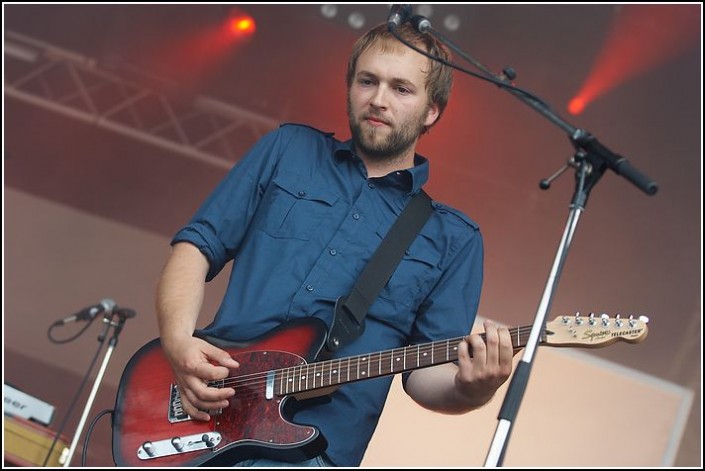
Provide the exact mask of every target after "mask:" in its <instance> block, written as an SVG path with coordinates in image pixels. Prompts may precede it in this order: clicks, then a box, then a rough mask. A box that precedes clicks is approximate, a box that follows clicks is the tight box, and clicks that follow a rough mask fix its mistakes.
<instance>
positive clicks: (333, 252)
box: [328, 249, 338, 255]
mask: <svg viewBox="0 0 705 471" xmlns="http://www.w3.org/2000/svg"><path fill="white" fill-rule="evenodd" d="M328 253H329V254H331V255H337V254H338V252H337V251H336V250H335V249H330V250H329V251H328Z"/></svg>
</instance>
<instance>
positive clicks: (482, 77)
mask: <svg viewBox="0 0 705 471" xmlns="http://www.w3.org/2000/svg"><path fill="white" fill-rule="evenodd" d="M391 33H392V34H393V35H394V37H395V38H397V39H398V40H399V41H400V42H401V43H402V44H404V45H405V46H407V47H409V48H411V49H413V50H414V51H416V52H418V53H419V54H421V55H423V56H425V57H428V58H429V59H431V60H433V61H436V62H440V63H441V64H443V65H447V66H448V67H452V68H453V69H456V70H459V71H460V72H463V73H465V74H468V75H470V76H473V77H476V78H479V79H480V80H484V81H486V82H490V83H493V84H495V85H497V86H498V87H501V88H506V89H508V90H512V91H515V92H517V93H520V94H521V95H524V96H525V97H527V98H529V99H530V100H532V101H534V102H536V103H538V104H540V105H541V106H543V107H545V108H546V109H550V107H549V106H548V105H547V104H546V102H544V101H543V100H541V99H540V98H539V97H537V96H536V95H534V94H533V93H530V92H527V91H526V90H523V89H521V88H519V87H515V86H514V85H510V84H508V83H506V82H503V81H501V80H499V79H497V78H494V77H491V76H485V75H480V74H478V73H476V72H472V71H470V70H468V69H465V68H463V67H461V66H459V65H457V64H455V63H453V62H448V61H447V60H445V59H442V58H440V57H437V56H434V55H431V54H429V53H427V52H426V51H424V50H422V49H419V48H418V47H416V46H414V45H413V44H411V43H409V42H408V41H406V40H405V39H404V38H402V37H401V36H400V35H399V33H397V32H396V31H394V30H392V31H391ZM434 33H435V30H434ZM453 49H454V50H455V48H453ZM456 52H457V51H456ZM461 55H462V56H463V57H464V54H461ZM471 62H472V61H471ZM476 67H477V66H476Z"/></svg>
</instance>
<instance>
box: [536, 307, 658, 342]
mask: <svg viewBox="0 0 705 471" xmlns="http://www.w3.org/2000/svg"><path fill="white" fill-rule="evenodd" d="M648 322H649V318H648V317H646V316H639V318H637V319H635V318H634V316H629V317H628V318H625V319H622V318H620V316H619V314H618V315H617V316H616V317H614V318H611V317H609V316H608V315H607V314H602V315H601V316H600V317H595V315H594V314H590V315H589V316H587V317H586V316H580V314H576V315H575V316H559V317H556V318H555V319H554V320H553V321H552V322H548V323H546V343H547V344H548V345H551V346H553V347H605V346H607V345H610V344H612V343H614V342H616V341H618V340H624V341H625V342H629V343H639V342H641V341H642V340H644V339H645V338H646V335H647V334H648V332H649V328H648V326H647V325H646V324H647V323H648Z"/></svg>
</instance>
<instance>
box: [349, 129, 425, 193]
mask: <svg viewBox="0 0 705 471" xmlns="http://www.w3.org/2000/svg"><path fill="white" fill-rule="evenodd" d="M335 156H336V157H337V158H339V159H343V158H346V159H357V160H358V161H360V158H359V157H358V156H357V154H355V152H353V149H352V139H349V140H347V141H345V142H341V143H340V144H339V145H338V146H337V149H336V150H335ZM360 163H362V162H361V161H360ZM428 176H429V161H428V159H427V158H426V157H424V156H423V155H421V154H414V166H413V167H412V168H409V169H405V170H400V171H397V172H392V173H390V174H389V175H387V176H385V177H383V178H394V179H395V181H396V182H398V183H399V184H401V185H403V186H404V188H405V189H406V190H407V191H408V192H409V194H410V195H414V194H416V193H418V192H419V191H420V190H421V187H423V186H424V184H426V182H427V181H428Z"/></svg>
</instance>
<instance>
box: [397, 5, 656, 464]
mask: <svg viewBox="0 0 705 471" xmlns="http://www.w3.org/2000/svg"><path fill="white" fill-rule="evenodd" d="M394 11H395V12H400V14H401V13H404V12H406V10H404V9H400V8H396V9H395V10H394ZM406 20H408V21H410V22H411V24H412V25H413V26H414V28H415V29H416V31H418V32H419V33H422V34H430V35H432V36H433V37H435V38H436V39H437V40H438V41H440V42H441V43H443V44H445V45H447V46H448V47H450V48H451V49H452V50H453V51H454V52H456V53H457V54H458V55H460V56H461V57H462V58H463V59H465V60H466V61H468V62H469V63H470V64H472V65H473V66H475V67H476V68H477V69H479V70H480V71H481V74H478V73H475V72H471V71H468V70H466V69H464V68H462V67H459V66H458V65H457V64H454V63H451V62H448V61H446V60H444V59H441V58H438V57H433V56H431V55H430V54H428V53H427V52H426V51H423V50H421V49H419V48H417V47H416V46H414V45H412V44H410V43H408V42H407V41H405V40H404V39H403V38H402V37H401V36H399V35H398V34H397V33H396V32H395V31H394V29H395V27H394V24H391V25H389V31H390V32H391V33H392V34H393V35H394V36H395V37H396V38H397V39H398V40H399V41H400V42H402V43H403V44H405V45H406V46H408V47H409V48H411V49H413V50H415V51H416V52H418V53H419V54H422V55H424V56H426V57H428V58H430V59H432V60H435V61H437V62H440V63H442V64H445V65H447V66H449V67H452V68H454V69H457V70H459V71H461V72H463V73H466V74H468V75H472V76H474V77H477V78H480V79H482V80H485V81H488V82H491V83H494V84H495V85H498V86H499V87H500V88H501V89H503V90H505V91H507V92H509V93H511V94H512V95H514V96H515V97H516V98H518V99H519V100H521V101H522V102H524V103H525V104H527V105H528V106H530V107H531V108H533V109H534V110H535V111H537V112H538V113H539V114H541V115H543V117H544V118H546V119H548V120H549V121H551V122H552V123H553V124H554V125H556V126H557V127H559V128H560V129H562V130H563V131H565V132H566V133H567V134H568V137H569V139H570V141H571V143H572V144H573V147H574V148H575V155H574V157H572V158H571V159H570V160H569V161H568V163H567V164H566V165H565V166H564V167H563V169H561V171H559V172H558V173H556V174H555V175H553V176H552V177H550V178H549V179H545V180H542V181H541V182H540V187H541V188H542V189H544V190H545V189H548V188H549V187H550V182H551V180H553V179H554V178H556V177H557V176H558V175H560V174H561V173H562V172H563V171H564V170H566V169H567V168H568V167H574V168H576V170H577V172H576V190H575V194H574V196H573V200H572V202H571V205H570V207H571V211H570V215H569V218H568V221H567V223H566V227H565V230H564V232H563V236H562V238H561V242H560V245H559V249H558V252H557V254H556V257H555V259H554V263H553V266H552V268H551V273H550V275H549V278H548V281H547V283H546V287H545V289H544V293H543V296H542V298H541V301H540V303H539V307H538V310H537V312H536V316H535V319H534V324H533V327H532V329H531V334H530V335H529V339H528V341H527V344H526V347H525V350H524V355H523V357H522V359H521V361H520V362H519V364H518V365H517V368H516V371H515V373H514V375H513V376H512V379H511V381H510V384H509V389H508V390H507V394H506V396H505V398H504V403H503V404H502V408H501V409H500V412H499V416H498V420H499V423H498V425H497V430H496V431H495V436H494V439H493V442H492V445H491V447H490V450H489V452H488V455H487V459H486V462H485V466H488V467H494V466H497V465H500V466H501V464H502V461H503V459H504V453H505V451H506V446H507V440H508V437H509V435H510V432H511V428H512V424H513V422H514V419H515V417H516V414H517V413H518V410H519V405H520V403H521V400H522V398H523V395H524V392H525V389H526V386H527V384H528V380H529V373H530V371H531V366H532V361H533V356H534V353H535V351H536V347H537V346H538V342H539V339H540V333H541V331H542V330H543V326H544V325H545V321H546V316H547V314H548V311H549V309H550V307H551V302H552V300H553V295H554V292H555V289H556V288H557V286H558V280H559V278H560V274H561V270H562V268H563V265H564V263H565V260H566V257H567V255H568V249H569V248H570V243H571V241H572V238H573V235H574V233H575V229H576V227H577V224H578V220H579V218H580V214H581V213H582V211H583V210H584V208H585V204H586V203H587V199H588V196H589V194H590V190H591V189H592V188H593V187H594V186H595V185H596V184H597V182H598V181H599V180H600V178H601V177H602V175H603V174H604V172H605V171H606V170H607V169H611V170H613V171H614V172H615V173H617V174H618V175H621V176H622V177H624V178H626V179H627V180H629V181H630V182H631V183H632V184H634V185H635V186H636V187H638V188H639V189H640V190H642V191H643V192H644V193H646V194H648V195H654V194H656V192H657V191H658V185H657V184H656V182H654V181H653V180H651V179H650V178H649V177H647V176H646V175H644V174H643V173H641V172H640V171H639V170H637V169H636V168H634V167H633V166H632V165H631V164H630V163H629V161H627V159H626V158H624V157H622V156H621V155H618V154H616V153H615V152H613V151H611V150H610V149H608V148H607V147H606V146H604V145H603V144H602V143H600V142H599V141H598V140H597V139H596V138H595V137H594V136H592V135H591V134H590V133H588V132H586V131H585V130H583V129H579V128H576V127H575V126H572V125H571V124H569V123H568V122H566V121H565V120H564V119H562V118H561V117H560V116H558V114H556V113H555V112H553V111H552V110H551V109H550V107H549V106H548V105H547V104H546V103H545V102H544V101H543V100H541V99H540V98H538V97H537V96H535V95H534V94H532V93H529V92H527V91H526V90H523V89H520V88H518V87H516V86H514V85H513V83H512V80H514V79H515V78H516V73H515V72H514V70H513V69H511V68H505V69H504V70H503V71H502V73H501V74H499V75H495V74H494V73H492V72H491V71H490V70H489V69H488V68H487V67H485V66H484V65H482V64H481V63H480V62H478V61H477V60H475V59H474V58H472V57H470V56H469V55H468V54H466V53H465V52H464V51H463V50H462V49H460V48H459V47H458V46H456V45H455V44H454V43H453V42H452V41H451V40H450V39H448V38H447V37H445V36H443V35H442V34H441V33H439V32H438V31H436V30H434V29H433V27H432V26H431V22H430V21H429V20H428V18H425V17H423V16H421V15H414V16H412V17H411V18H408V15H407V17H405V18H404V21H406Z"/></svg>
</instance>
